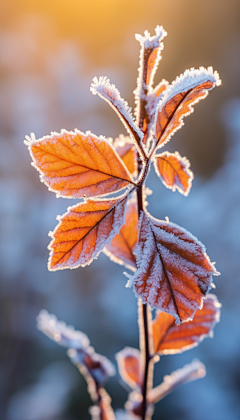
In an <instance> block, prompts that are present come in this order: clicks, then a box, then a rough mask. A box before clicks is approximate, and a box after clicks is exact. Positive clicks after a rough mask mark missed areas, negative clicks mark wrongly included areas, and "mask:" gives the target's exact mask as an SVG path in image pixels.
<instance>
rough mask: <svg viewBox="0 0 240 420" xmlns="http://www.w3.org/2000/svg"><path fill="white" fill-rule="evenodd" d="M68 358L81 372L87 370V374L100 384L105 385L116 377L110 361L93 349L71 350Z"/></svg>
mask: <svg viewBox="0 0 240 420" xmlns="http://www.w3.org/2000/svg"><path fill="white" fill-rule="evenodd" d="M68 356H69V357H70V359H71V361H72V363H74V364H75V365H76V366H77V367H78V368H79V369H80V370H81V372H82V369H86V370H87V373H88V374H89V375H90V376H91V377H92V378H93V379H94V381H95V382H96V383H98V384H101V385H102V384H104V383H105V382H106V380H107V379H108V378H110V377H111V376H114V375H115V373H116V371H115V368H114V366H113V364H112V363H111V362H110V360H108V359H107V358H106V357H105V356H102V355H100V354H98V353H96V352H95V350H94V348H93V347H88V348H87V349H85V350H84V351H81V350H78V349H69V350H68ZM82 373H84V372H82ZM84 374H85V373H84Z"/></svg>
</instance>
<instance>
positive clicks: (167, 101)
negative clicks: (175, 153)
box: [154, 67, 221, 149]
mask: <svg viewBox="0 0 240 420" xmlns="http://www.w3.org/2000/svg"><path fill="white" fill-rule="evenodd" d="M220 83H221V81H220V79H219V75H218V73H217V72H213V70H212V68H211V67H209V68H208V69H204V68H203V67H201V68H200V69H199V70H195V69H191V70H186V71H185V73H184V74H183V75H181V76H180V77H178V78H177V79H176V80H175V81H174V82H173V83H172V85H170V86H169V87H168V89H167V90H166V91H165V93H164V95H163V97H162V100H161V101H160V102H159V105H158V108H157V112H156V121H155V130H154V131H155V138H156V143H155V147H156V149H157V148H158V147H162V146H163V145H164V144H166V142H167V141H169V140H170V138H171V137H172V135H173V134H174V133H175V131H177V130H179V129H180V128H181V127H182V125H183V118H184V117H185V116H187V115H189V114H191V113H192V112H193V105H194V104H196V103H197V102H199V101H200V99H203V98H205V97H206V96H207V94H208V90H211V89H212V88H213V87H214V86H216V85H219V84H220Z"/></svg>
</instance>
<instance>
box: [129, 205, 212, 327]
mask: <svg viewBox="0 0 240 420" xmlns="http://www.w3.org/2000/svg"><path fill="white" fill-rule="evenodd" d="M144 214H145V215H146V216H147V217H148V218H149V222H150V223H151V224H154V222H155V223H158V222H161V223H165V224H171V225H173V226H174V227H176V228H178V229H179V228H180V229H181V230H182V231H183V232H184V233H186V234H188V235H189V236H190V238H191V239H193V240H196V241H197V242H198V244H199V245H200V246H201V248H202V250H203V254H204V256H205V257H206V259H207V261H208V262H209V264H210V266H211V268H212V270H213V271H212V273H211V274H210V282H209V286H208V289H207V291H206V293H205V295H204V296H202V297H201V303H200V305H199V306H197V307H196V308H195V310H194V311H193V314H192V316H191V317H189V318H187V319H186V320H184V321H181V320H180V318H179V316H178V315H176V314H172V313H171V311H169V310H163V312H165V313H167V314H169V315H172V316H173V317H174V318H175V322H176V325H180V324H182V323H184V322H188V321H192V320H193V318H194V316H195V313H196V312H197V310H198V309H202V307H203V301H204V299H205V298H206V296H207V295H208V293H209V291H210V290H211V288H212V287H213V286H214V283H213V279H212V276H213V275H214V276H219V275H220V273H219V272H218V271H217V270H216V268H215V263H212V262H211V261H210V258H209V256H208V255H207V253H206V247H205V245H203V243H202V242H201V241H199V239H197V237H196V236H194V235H192V234H191V233H190V232H189V231H188V230H186V229H185V228H183V227H181V226H179V225H177V224H176V223H173V222H170V221H169V218H166V219H167V220H159V219H156V218H154V217H153V216H152V215H151V214H150V213H149V212H148V211H147V210H144V211H141V214H140V217H139V222H138V223H139V224H138V232H139V233H140V227H141V224H142V219H143V216H144ZM140 246H141V244H140V242H138V247H140ZM138 247H137V249H136V251H135V255H136V257H137V262H138V258H139V257H138V254H139V252H140V251H139V248H138ZM139 271H140V272H142V270H140V268H137V270H136V271H135V273H134V274H132V275H130V274H128V273H124V274H127V278H128V282H127V284H126V287H127V288H131V287H133V292H134V294H135V296H136V298H137V299H139V298H140V299H141V300H142V296H139V295H138V294H137V292H136V290H135V288H134V277H135V276H136V275H137V274H138V272H139ZM143 303H144V301H143ZM147 304H148V305H149V307H151V310H153V309H157V310H161V309H159V308H158V307H155V306H151V305H150V304H149V303H148V302H147Z"/></svg>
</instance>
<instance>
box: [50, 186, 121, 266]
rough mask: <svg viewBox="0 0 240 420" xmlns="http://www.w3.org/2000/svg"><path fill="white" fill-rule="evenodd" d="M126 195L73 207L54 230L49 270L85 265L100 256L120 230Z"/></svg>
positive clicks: (88, 201)
mask: <svg viewBox="0 0 240 420" xmlns="http://www.w3.org/2000/svg"><path fill="white" fill-rule="evenodd" d="M126 202H127V195H126V194H125V195H123V196H122V197H118V198H116V199H109V200H92V199H89V200H87V201H86V202H84V203H81V204H77V205H76V206H73V207H70V208H69V209H68V212H67V213H65V214H64V215H63V216H62V217H61V218H60V219H59V220H60V222H59V224H58V225H57V227H56V228H55V230H54V232H53V233H52V234H51V236H52V238H53V239H52V241H51V243H50V245H49V249H50V250H51V253H50V258H49V270H58V269H63V268H77V267H79V266H82V267H84V266H85V265H88V264H90V263H91V262H92V260H93V258H97V256H98V254H99V253H100V252H101V251H102V249H103V248H104V246H105V245H106V243H108V242H110V241H111V240H112V238H113V237H114V236H115V235H116V233H117V232H118V231H119V229H120V227H121V225H122V223H123V221H124V213H125V206H126Z"/></svg>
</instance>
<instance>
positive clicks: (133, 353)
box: [116, 347, 142, 389]
mask: <svg viewBox="0 0 240 420" xmlns="http://www.w3.org/2000/svg"><path fill="white" fill-rule="evenodd" d="M140 357H141V354H140V351H139V350H137V349H134V348H132V347H125V348H124V349H123V350H121V351H120V352H118V353H117V354H116V359H117V363H118V370H119V374H120V375H121V377H122V379H123V380H124V382H126V384H128V385H129V386H130V387H131V388H132V389H135V388H136V387H137V388H138V387H139V386H141V376H142V375H141V374H142V372H141V362H140Z"/></svg>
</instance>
